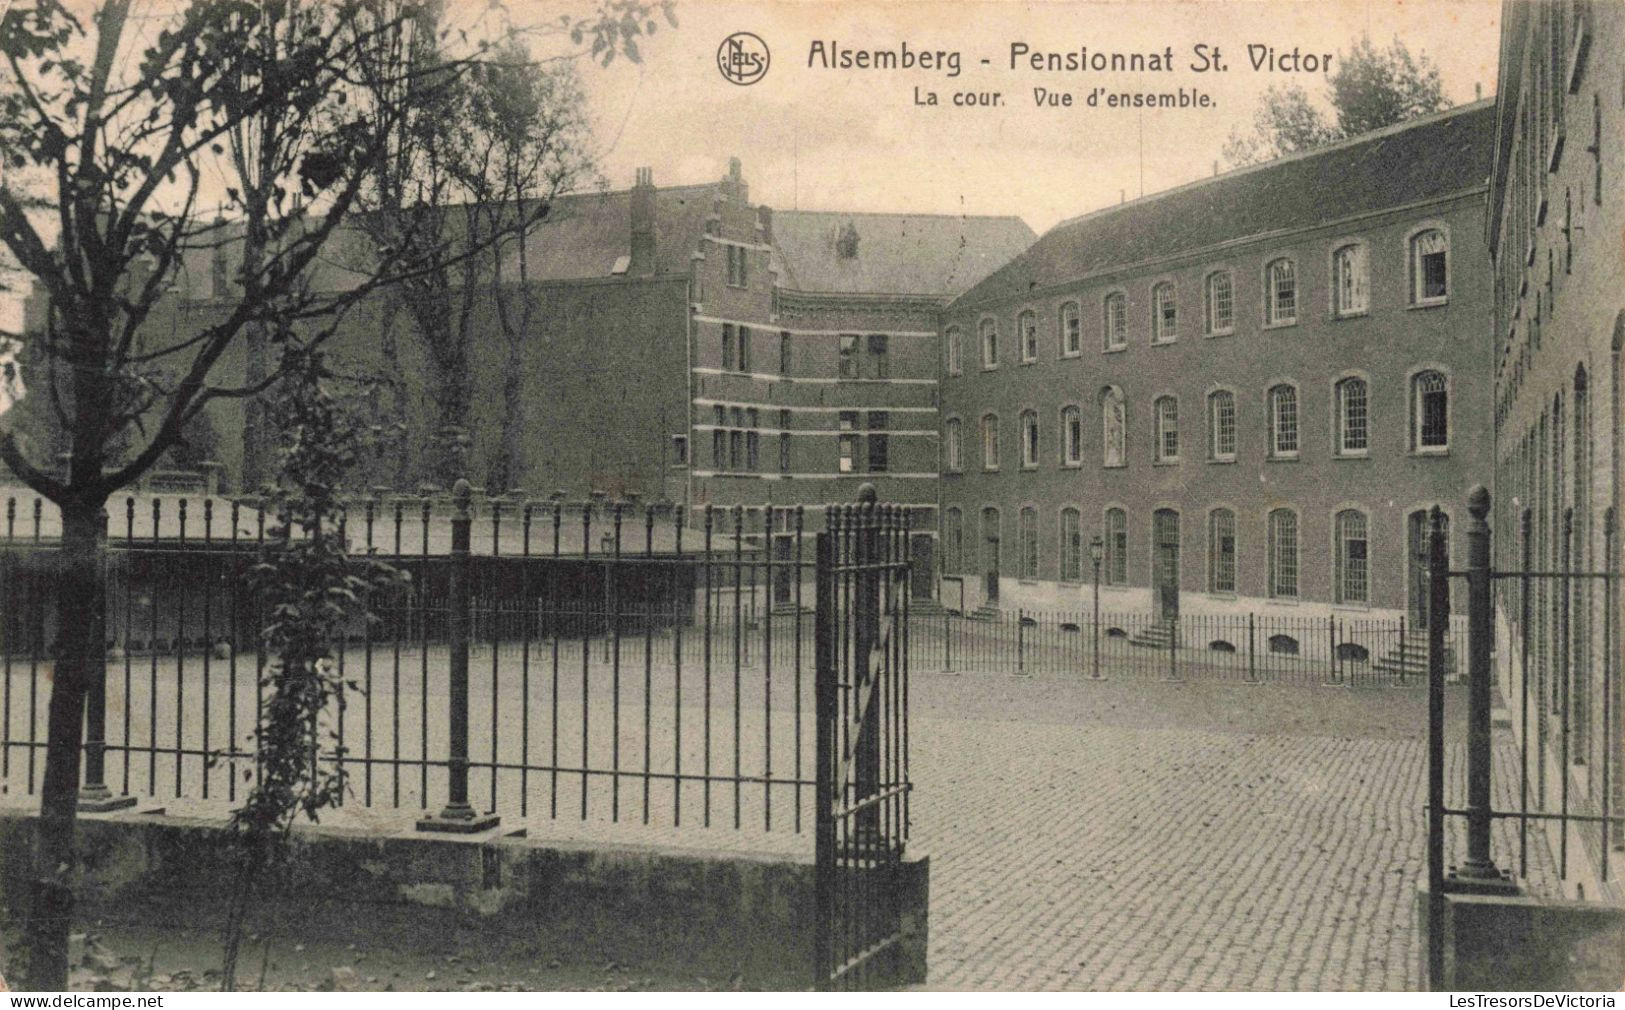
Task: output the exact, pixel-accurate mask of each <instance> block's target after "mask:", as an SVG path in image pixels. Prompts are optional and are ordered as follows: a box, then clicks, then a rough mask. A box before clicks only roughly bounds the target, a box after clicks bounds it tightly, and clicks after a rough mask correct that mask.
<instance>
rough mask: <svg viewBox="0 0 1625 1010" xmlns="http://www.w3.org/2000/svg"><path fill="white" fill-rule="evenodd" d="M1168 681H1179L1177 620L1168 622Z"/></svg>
mask: <svg viewBox="0 0 1625 1010" xmlns="http://www.w3.org/2000/svg"><path fill="white" fill-rule="evenodd" d="M1168 679H1169V680H1178V679H1179V618H1178V617H1173V618H1171V619H1169V621H1168Z"/></svg>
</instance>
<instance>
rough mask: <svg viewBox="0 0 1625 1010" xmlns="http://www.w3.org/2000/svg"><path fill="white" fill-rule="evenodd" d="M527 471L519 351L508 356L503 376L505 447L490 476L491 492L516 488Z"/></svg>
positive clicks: (521, 370) (522, 377)
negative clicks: (506, 367) (506, 368)
mask: <svg viewBox="0 0 1625 1010" xmlns="http://www.w3.org/2000/svg"><path fill="white" fill-rule="evenodd" d="M524 470H525V372H524V361H523V360H522V359H521V358H520V356H519V355H518V354H513V353H510V354H509V355H508V371H507V374H506V375H504V376H503V377H502V446H501V448H500V450H499V452H498V456H497V465H496V467H495V468H494V469H493V472H492V475H491V482H490V483H491V490H492V491H499V490H500V491H513V490H515V489H517V488H518V487H519V485H520V483H521V482H522V481H523V479H524Z"/></svg>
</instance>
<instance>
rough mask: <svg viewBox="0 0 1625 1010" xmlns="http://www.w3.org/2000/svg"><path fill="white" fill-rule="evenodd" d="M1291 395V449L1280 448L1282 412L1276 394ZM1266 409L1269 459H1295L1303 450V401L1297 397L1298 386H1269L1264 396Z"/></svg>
mask: <svg viewBox="0 0 1625 1010" xmlns="http://www.w3.org/2000/svg"><path fill="white" fill-rule="evenodd" d="M1283 390H1285V391H1290V392H1291V393H1292V448H1290V449H1287V448H1283V447H1282V442H1283V441H1284V439H1283V438H1282V437H1281V436H1282V435H1283V434H1284V430H1285V426H1284V425H1283V424H1282V416H1281V414H1282V412H1281V409H1280V408H1279V406H1278V405H1277V402H1276V401H1277V396H1276V394H1277V393H1278V392H1280V391H1283ZM1264 400H1265V404H1266V409H1267V410H1268V412H1269V424H1270V458H1271V459H1297V458H1298V453H1299V452H1300V451H1302V449H1303V400H1302V398H1301V397H1300V396H1299V395H1298V385H1297V383H1295V382H1277V383H1273V384H1271V386H1270V387H1269V389H1268V390H1267V391H1266V392H1265V394H1264Z"/></svg>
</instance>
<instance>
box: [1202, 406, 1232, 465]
mask: <svg viewBox="0 0 1625 1010" xmlns="http://www.w3.org/2000/svg"><path fill="white" fill-rule="evenodd" d="M1208 402H1209V403H1210V404H1211V405H1212V408H1211V409H1212V411H1213V417H1212V425H1213V458H1214V459H1219V460H1231V459H1235V458H1236V398H1235V396H1234V395H1233V394H1231V393H1230V392H1229V391H1221V392H1217V393H1214V394H1213V395H1212V396H1211V397H1210V398H1209V399H1208Z"/></svg>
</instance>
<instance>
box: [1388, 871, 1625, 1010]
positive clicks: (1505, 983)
mask: <svg viewBox="0 0 1625 1010" xmlns="http://www.w3.org/2000/svg"><path fill="white" fill-rule="evenodd" d="M1417 897H1418V901H1417V911H1418V913H1419V915H1420V917H1421V922H1422V932H1423V937H1424V941H1425V939H1426V935H1427V927H1428V908H1427V906H1428V895H1427V891H1426V889H1425V888H1424V889H1423V890H1422V891H1420V892H1419V894H1418V896H1417ZM1443 920H1444V922H1443V934H1444V978H1443V979H1441V980H1440V981H1439V984H1438V985H1437V986H1436V988H1438V989H1440V990H1455V991H1468V992H1494V991H1503V992H1504V991H1509V990H1519V991H1531V990H1533V991H1542V990H1546V991H1550V990H1584V991H1604V992H1617V991H1619V990H1620V989H1621V988H1622V987H1625V907H1621V906H1619V905H1608V904H1601V903H1597V902H1579V901H1551V900H1546V899H1541V898H1530V897H1524V896H1521V895H1518V896H1511V897H1503V896H1498V895H1481V894H1446V895H1445V896H1444V914H1443ZM1425 961H1426V959H1425V958H1424V964H1425ZM1423 981H1424V984H1425V982H1426V980H1425V979H1424V980H1423Z"/></svg>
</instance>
